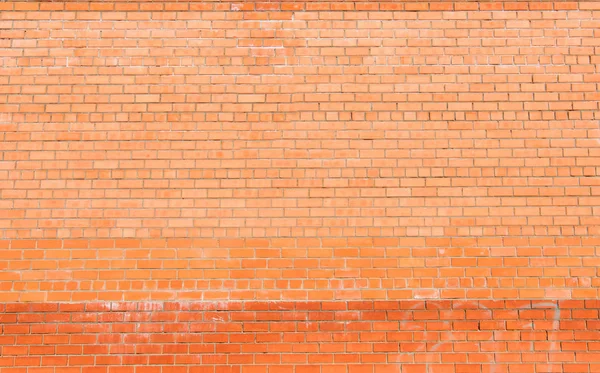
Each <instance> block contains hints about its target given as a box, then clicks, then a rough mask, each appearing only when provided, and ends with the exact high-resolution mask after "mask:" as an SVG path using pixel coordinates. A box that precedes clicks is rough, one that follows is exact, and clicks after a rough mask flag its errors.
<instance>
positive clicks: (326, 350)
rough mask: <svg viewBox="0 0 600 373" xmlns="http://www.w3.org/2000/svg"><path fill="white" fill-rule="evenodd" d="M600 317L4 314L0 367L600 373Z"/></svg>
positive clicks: (150, 310) (188, 308) (550, 313)
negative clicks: (599, 372)
mask: <svg viewBox="0 0 600 373" xmlns="http://www.w3.org/2000/svg"><path fill="white" fill-rule="evenodd" d="M599 308H600V302H599V301H585V302H584V301H562V302H558V303H557V302H548V301H539V302H529V301H507V302H503V301H480V302H477V301H453V302H451V301H427V302H424V301H404V302H397V301H396V302H391V301H381V302H377V301H376V302H368V301H359V302H352V301H350V302H290V303H285V302H268V303H256V302H243V303H228V302H223V303H206V302H205V303H187V304H181V303H137V304H135V303H134V304H131V303H113V304H104V303H103V304H95V303H91V304H78V303H76V304H64V303H63V304H53V303H46V304H32V305H28V304H6V305H5V306H4V311H5V313H4V314H3V315H2V319H1V320H0V322H1V323H2V325H3V327H4V333H3V335H2V336H1V337H0V341H1V347H0V348H1V351H2V357H1V358H0V365H1V366H12V365H15V366H22V367H23V366H29V367H33V366H35V367H37V368H36V369H33V368H29V372H54V371H55V370H53V369H56V371H58V372H77V373H79V372H82V373H102V372H108V373H110V372H118V373H134V372H165V373H167V372H177V373H238V372H239V373H328V372H332V373H388V372H389V373H429V372H432V373H447V372H465V373H467V372H481V373H494V372H495V373H510V372H572V373H579V372H598V371H599V370H600V354H599V353H598V351H599V349H600V320H599V319H598V310H599ZM48 367H51V368H48ZM3 371H4V370H3ZM9 371H10V372H25V368H15V369H11V370H8V369H7V370H6V372H9Z"/></svg>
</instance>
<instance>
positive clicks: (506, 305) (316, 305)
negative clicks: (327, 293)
mask: <svg viewBox="0 0 600 373" xmlns="http://www.w3.org/2000/svg"><path fill="white" fill-rule="evenodd" d="M476 309H486V310H503V309H519V310H525V309H562V310H567V309H600V300H599V299H579V300H574V299H565V300H560V299H553V300H551V299H544V300H538V299H506V300H462V299H461V300H406V301H368V300H360V301H308V302H302V301H214V302H212V301H202V302H185V301H179V302H177V301H176V302H86V303H62V302H56V303H49V302H43V303H0V312H2V313H4V314H8V313H53V312H66V313H68V312H132V311H139V312H149V311H275V312H280V311H360V310H362V311H367V310H369V311H370V310H376V311H386V310H387V311H391V310H434V311H440V310H476Z"/></svg>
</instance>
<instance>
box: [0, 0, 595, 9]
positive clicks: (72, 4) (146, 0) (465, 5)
mask: <svg viewBox="0 0 600 373" xmlns="http://www.w3.org/2000/svg"><path fill="white" fill-rule="evenodd" d="M577 9H579V10H597V9H600V3H598V2H593V1H590V2H587V1H481V2H479V1H447V0H440V1H425V2H421V1H417V0H378V1H340V0H324V1H321V0H319V1H313V0H296V1H276V2H267V1H264V0H250V1H240V0H220V1H204V0H197V1H181V2H173V1H172V0H158V1H157V0H120V1H119V0H117V1H106V2H85V1H78V0H71V1H57V2H22V1H8V2H5V3H0V10H14V11H37V10H40V11H61V10H66V11H186V10H191V11H212V10H214V11H303V10H306V11H312V10H318V11H347V10H356V11H361V10H362V11H375V10H395V11H470V10H481V11H517V10H531V11H535V10H577Z"/></svg>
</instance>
